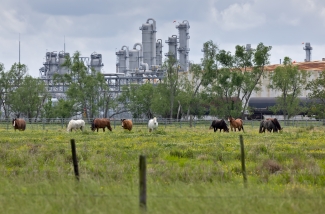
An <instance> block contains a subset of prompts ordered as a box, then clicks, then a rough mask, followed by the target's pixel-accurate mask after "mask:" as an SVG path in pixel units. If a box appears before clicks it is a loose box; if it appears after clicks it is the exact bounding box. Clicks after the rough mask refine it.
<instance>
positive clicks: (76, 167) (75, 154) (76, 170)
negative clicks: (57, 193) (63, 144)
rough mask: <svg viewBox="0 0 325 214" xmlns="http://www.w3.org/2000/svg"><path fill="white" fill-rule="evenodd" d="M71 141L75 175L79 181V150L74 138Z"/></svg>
mask: <svg viewBox="0 0 325 214" xmlns="http://www.w3.org/2000/svg"><path fill="white" fill-rule="evenodd" d="M70 142H71V151H72V162H73V169H74V175H75V176H76V179H77V181H79V169H78V160H77V152H76V143H75V141H74V139H71V140H70Z"/></svg>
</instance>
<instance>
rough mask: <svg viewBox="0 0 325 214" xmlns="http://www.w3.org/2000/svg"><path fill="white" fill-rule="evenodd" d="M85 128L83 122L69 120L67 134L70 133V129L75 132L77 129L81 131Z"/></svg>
mask: <svg viewBox="0 0 325 214" xmlns="http://www.w3.org/2000/svg"><path fill="white" fill-rule="evenodd" d="M84 128H85V121H83V120H70V122H69V124H68V127H67V132H72V129H74V130H75V131H77V129H80V130H81V131H82V130H83V129H84Z"/></svg>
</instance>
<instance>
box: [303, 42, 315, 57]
mask: <svg viewBox="0 0 325 214" xmlns="http://www.w3.org/2000/svg"><path fill="white" fill-rule="evenodd" d="M303 49H304V50H305V51H306V59H305V62H310V61H311V50H313V48H312V47H311V46H310V42H306V44H305V47H303Z"/></svg>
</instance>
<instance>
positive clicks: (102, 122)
mask: <svg viewBox="0 0 325 214" xmlns="http://www.w3.org/2000/svg"><path fill="white" fill-rule="evenodd" d="M106 127H107V128H108V129H109V130H110V131H112V127H111V122H110V121H109V119H107V118H96V119H94V120H93V122H92V123H91V127H90V128H91V130H92V131H95V130H96V129H97V132H98V129H100V128H102V129H103V132H105V128H106Z"/></svg>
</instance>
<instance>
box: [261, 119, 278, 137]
mask: <svg viewBox="0 0 325 214" xmlns="http://www.w3.org/2000/svg"><path fill="white" fill-rule="evenodd" d="M265 129H267V130H268V131H269V132H272V131H273V132H278V131H279V130H282V129H283V128H282V127H281V125H280V123H279V121H278V120H277V119H276V118H267V119H265V120H262V121H261V123H260V130H259V133H263V132H264V133H265Z"/></svg>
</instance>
